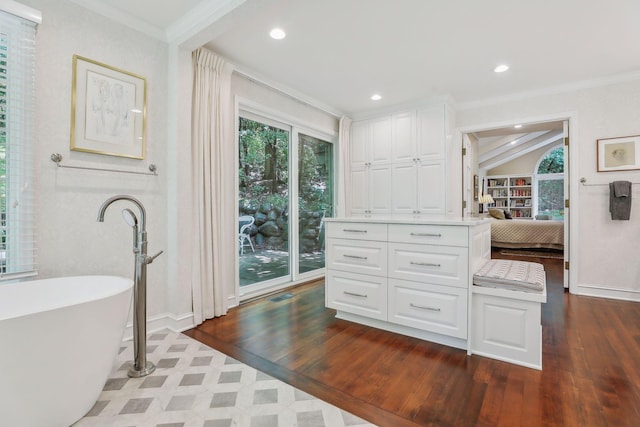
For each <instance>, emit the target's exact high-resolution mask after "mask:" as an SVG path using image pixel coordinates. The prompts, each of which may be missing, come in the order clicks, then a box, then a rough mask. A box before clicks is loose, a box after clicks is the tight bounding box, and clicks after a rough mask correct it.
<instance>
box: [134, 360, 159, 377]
mask: <svg viewBox="0 0 640 427" xmlns="http://www.w3.org/2000/svg"><path fill="white" fill-rule="evenodd" d="M155 370H156V365H154V364H153V363H151V362H149V361H147V363H146V365H145V367H144V368H143V369H136V367H135V363H133V362H131V367H130V368H129V371H128V372H127V375H128V376H129V377H130V378H140V377H146V376H147V375H149V374H151V373H153V372H154V371H155Z"/></svg>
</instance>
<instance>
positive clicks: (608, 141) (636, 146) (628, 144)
mask: <svg viewBox="0 0 640 427" xmlns="http://www.w3.org/2000/svg"><path fill="white" fill-rule="evenodd" d="M597 163H598V164H597V166H598V172H614V171H628V170H637V169H640V135H631V136H621V137H616V138H602V139H598V141H597Z"/></svg>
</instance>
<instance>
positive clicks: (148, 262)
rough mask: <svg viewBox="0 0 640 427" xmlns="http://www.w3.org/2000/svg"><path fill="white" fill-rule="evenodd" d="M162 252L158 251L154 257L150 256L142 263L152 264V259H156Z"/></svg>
mask: <svg viewBox="0 0 640 427" xmlns="http://www.w3.org/2000/svg"><path fill="white" fill-rule="evenodd" d="M163 252H164V251H160V252H158V253H157V254H155V255H152V256H148V257H146V258H145V259H144V263H145V264H151V263H152V262H153V260H154V259H156V258H158V257H159V256H160V255H161V254H162V253H163Z"/></svg>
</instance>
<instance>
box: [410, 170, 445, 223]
mask: <svg viewBox="0 0 640 427" xmlns="http://www.w3.org/2000/svg"><path fill="white" fill-rule="evenodd" d="M445 187H446V178H445V167H444V161H443V160H436V161H431V162H424V161H420V162H419V163H418V185H417V191H418V210H419V211H420V213H424V214H438V215H444V214H445V212H446V198H445V190H446V188H445Z"/></svg>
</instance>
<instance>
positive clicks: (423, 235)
mask: <svg viewBox="0 0 640 427" xmlns="http://www.w3.org/2000/svg"><path fill="white" fill-rule="evenodd" d="M411 235H412V236H415V237H442V234H440V233H411Z"/></svg>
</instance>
